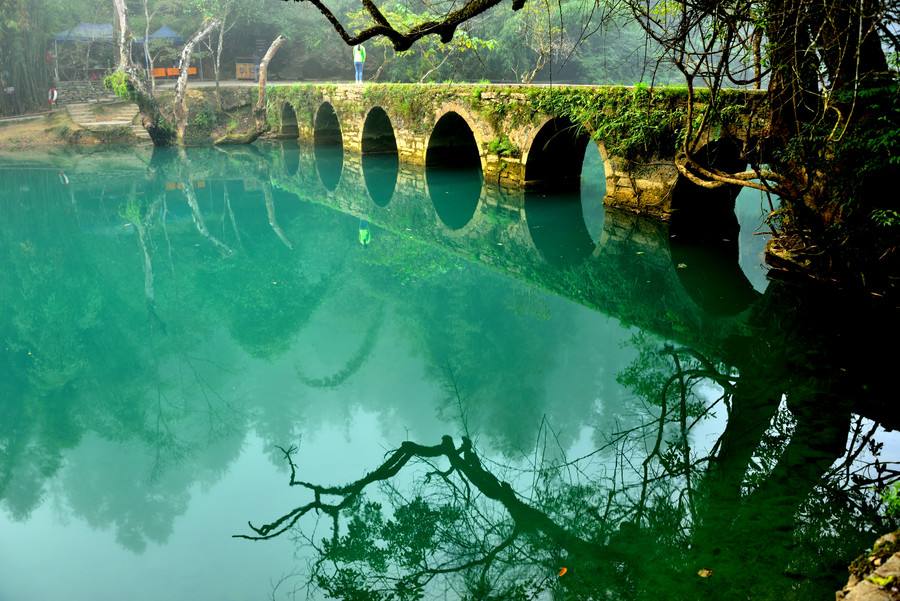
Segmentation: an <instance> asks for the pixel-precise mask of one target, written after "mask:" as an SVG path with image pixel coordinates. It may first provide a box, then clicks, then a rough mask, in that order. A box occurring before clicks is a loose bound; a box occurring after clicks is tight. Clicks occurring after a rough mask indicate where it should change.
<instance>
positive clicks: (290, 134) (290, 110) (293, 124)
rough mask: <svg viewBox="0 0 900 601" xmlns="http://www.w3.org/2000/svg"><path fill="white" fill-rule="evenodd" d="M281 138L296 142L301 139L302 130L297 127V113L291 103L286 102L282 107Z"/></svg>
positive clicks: (279, 133)
mask: <svg viewBox="0 0 900 601" xmlns="http://www.w3.org/2000/svg"><path fill="white" fill-rule="evenodd" d="M278 135H279V137H282V138H290V139H293V140H296V139H297V138H299V137H300V128H299V126H298V125H297V113H296V112H295V111H294V107H293V106H291V103H289V102H285V103H284V104H283V105H282V107H281V129H280V130H279V132H278Z"/></svg>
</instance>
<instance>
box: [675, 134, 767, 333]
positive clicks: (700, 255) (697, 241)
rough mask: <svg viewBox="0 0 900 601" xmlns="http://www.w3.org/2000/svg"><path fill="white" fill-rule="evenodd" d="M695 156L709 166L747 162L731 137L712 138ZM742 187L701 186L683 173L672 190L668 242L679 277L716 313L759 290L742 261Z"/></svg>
mask: <svg viewBox="0 0 900 601" xmlns="http://www.w3.org/2000/svg"><path fill="white" fill-rule="evenodd" d="M694 156H695V159H696V160H697V161H698V162H699V163H700V164H702V165H703V166H705V167H709V168H714V169H721V170H726V171H738V170H740V169H742V168H743V166H744V164H745V162H744V161H742V160H741V158H740V147H739V146H738V144H737V143H736V142H734V141H733V140H728V139H720V140H714V141H712V142H710V143H709V144H707V145H706V146H704V147H703V148H701V149H700V151H699V152H697V153H696V154H695V155H694ZM738 192H740V187H738V186H722V187H720V188H714V189H709V188H703V187H701V186H697V185H695V184H693V183H691V182H690V181H688V180H686V179H684V178H680V179H679V180H678V182H677V183H676V184H675V188H674V189H673V190H672V220H671V226H670V232H671V237H670V248H671V252H672V261H673V263H674V264H675V265H674V266H675V268H676V269H675V271H676V273H677V274H678V279H679V280H680V281H681V284H682V286H684V289H685V291H686V292H687V293H688V295H690V297H691V298H692V299H693V300H694V302H696V303H697V304H698V305H699V306H700V307H701V308H703V309H704V310H706V311H708V312H710V313H713V314H716V315H734V314H736V313H739V312H741V311H742V310H744V309H745V308H746V307H747V306H749V304H750V303H752V302H753V301H754V300H755V299H756V297H757V293H756V292H755V291H754V289H753V286H752V285H751V284H750V282H749V281H748V280H747V276H746V275H744V272H743V271H742V270H741V267H740V264H739V262H738V259H739V252H738V231H739V226H738V221H737V217H736V216H735V214H734V201H735V199H736V198H737V195H738Z"/></svg>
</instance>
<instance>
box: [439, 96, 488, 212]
mask: <svg viewBox="0 0 900 601" xmlns="http://www.w3.org/2000/svg"><path fill="white" fill-rule="evenodd" d="M425 182H426V184H427V186H428V194H429V196H430V197H431V202H432V203H433V204H434V208H435V211H436V212H437V214H438V217H439V218H440V219H441V221H442V222H443V223H444V224H445V225H446V226H447V227H449V228H450V229H453V230H458V229H462V228H463V227H464V226H465V225H466V224H467V223H468V222H469V221H470V220H471V219H472V216H473V215H474V214H475V209H476V208H477V207H478V200H479V199H480V198H481V187H482V172H481V156H480V154H479V152H478V142H477V140H476V139H475V134H474V132H473V131H472V128H471V127H469V124H468V123H467V122H466V120H465V119H464V118H463V117H462V116H461V115H460V114H459V113H457V112H455V111H448V112H447V113H445V114H444V115H442V116H441V118H440V119H438V121H437V123H436V124H435V126H434V129H433V130H432V132H431V135H430V136H429V137H428V147H427V150H426V152H425Z"/></svg>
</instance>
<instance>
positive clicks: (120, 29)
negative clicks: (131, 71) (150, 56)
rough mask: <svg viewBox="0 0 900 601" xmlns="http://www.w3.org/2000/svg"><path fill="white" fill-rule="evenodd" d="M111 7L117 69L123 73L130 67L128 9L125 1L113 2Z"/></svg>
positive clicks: (116, 0) (114, 0) (117, 0)
mask: <svg viewBox="0 0 900 601" xmlns="http://www.w3.org/2000/svg"><path fill="white" fill-rule="evenodd" d="M113 7H114V8H115V9H116V25H117V27H116V29H117V31H116V50H117V52H118V55H119V57H118V58H119V66H118V68H119V69H121V70H122V71H125V70H127V68H128V67H129V66H131V57H130V56H129V54H128V40H129V39H131V31H130V29H129V28H128V7H127V6H126V5H125V0H113Z"/></svg>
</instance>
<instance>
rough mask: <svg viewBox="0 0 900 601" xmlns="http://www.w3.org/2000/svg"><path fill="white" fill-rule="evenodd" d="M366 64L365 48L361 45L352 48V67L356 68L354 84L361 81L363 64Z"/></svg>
mask: <svg viewBox="0 0 900 601" xmlns="http://www.w3.org/2000/svg"><path fill="white" fill-rule="evenodd" d="M365 62H366V48H365V46H363V45H362V44H357V45H356V46H354V47H353V66H354V67H355V68H356V83H362V81H363V64H364V63H365Z"/></svg>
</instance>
